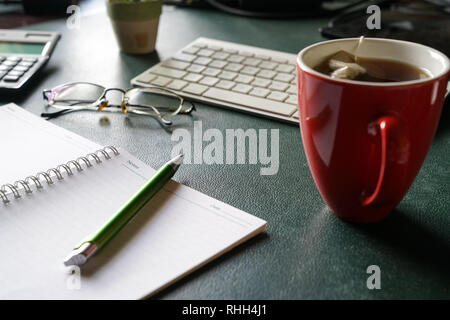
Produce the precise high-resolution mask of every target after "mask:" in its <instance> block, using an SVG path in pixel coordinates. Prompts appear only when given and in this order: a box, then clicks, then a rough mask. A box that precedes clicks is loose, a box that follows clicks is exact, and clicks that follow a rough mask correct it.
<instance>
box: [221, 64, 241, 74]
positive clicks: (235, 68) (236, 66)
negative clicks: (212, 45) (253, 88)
mask: <svg viewBox="0 0 450 320" xmlns="http://www.w3.org/2000/svg"><path fill="white" fill-rule="evenodd" d="M243 67H244V66H243V65H242V64H239V63H229V64H227V65H226V66H225V70H228V71H233V72H239V71H240V70H241V69H242V68H243Z"/></svg>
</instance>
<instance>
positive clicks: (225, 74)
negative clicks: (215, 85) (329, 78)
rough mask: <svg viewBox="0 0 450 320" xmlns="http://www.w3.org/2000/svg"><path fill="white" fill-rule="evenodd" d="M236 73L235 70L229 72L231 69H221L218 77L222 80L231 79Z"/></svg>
mask: <svg viewBox="0 0 450 320" xmlns="http://www.w3.org/2000/svg"><path fill="white" fill-rule="evenodd" d="M237 75H238V74H237V73H236V72H231V71H222V72H221V73H220V74H219V78H220V79H224V80H233V79H234V78H236V77H237Z"/></svg>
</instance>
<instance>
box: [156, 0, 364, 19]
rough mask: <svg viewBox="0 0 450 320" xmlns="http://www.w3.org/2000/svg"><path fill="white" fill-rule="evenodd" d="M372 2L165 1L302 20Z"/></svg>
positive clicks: (303, 0) (255, 16)
mask: <svg viewBox="0 0 450 320" xmlns="http://www.w3.org/2000/svg"><path fill="white" fill-rule="evenodd" d="M368 2H370V0H343V1H341V0H338V1H334V0H295V1H293V0H270V1H269V0H164V3H166V4H172V5H178V6H185V7H187V6H190V7H213V8H216V9H219V10H222V11H224V12H228V13H230V14H235V15H240V16H246V17H253V18H276V19H284V18H301V17H312V16H332V15H334V14H337V13H338V12H341V11H342V10H346V9H348V8H350V7H353V6H355V5H357V4H360V3H368Z"/></svg>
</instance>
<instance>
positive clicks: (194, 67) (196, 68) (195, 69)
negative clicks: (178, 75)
mask: <svg viewBox="0 0 450 320" xmlns="http://www.w3.org/2000/svg"><path fill="white" fill-rule="evenodd" d="M205 69H206V67H205V66H201V65H199V64H192V65H191V66H190V67H189V68H187V69H186V71H188V72H195V73H200V72H202V71H203V70H205Z"/></svg>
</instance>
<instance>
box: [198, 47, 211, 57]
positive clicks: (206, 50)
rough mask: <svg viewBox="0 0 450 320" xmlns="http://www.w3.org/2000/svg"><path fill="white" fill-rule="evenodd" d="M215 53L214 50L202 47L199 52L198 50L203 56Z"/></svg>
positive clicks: (199, 54)
mask: <svg viewBox="0 0 450 320" xmlns="http://www.w3.org/2000/svg"><path fill="white" fill-rule="evenodd" d="M213 54H214V51H213V50H209V49H202V50H200V51H199V52H197V55H198V56H202V57H210V56H212V55H213Z"/></svg>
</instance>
